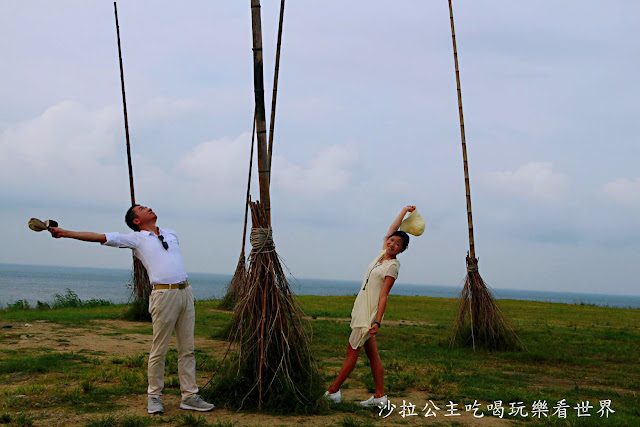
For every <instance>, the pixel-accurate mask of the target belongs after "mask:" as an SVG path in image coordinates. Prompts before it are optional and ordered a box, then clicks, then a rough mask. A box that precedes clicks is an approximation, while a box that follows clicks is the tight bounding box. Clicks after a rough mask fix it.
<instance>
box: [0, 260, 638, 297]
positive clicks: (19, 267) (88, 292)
mask: <svg viewBox="0 0 640 427" xmlns="http://www.w3.org/2000/svg"><path fill="white" fill-rule="evenodd" d="M130 276H131V272H130V270H117V269H106V268H85V267H59V266H40V265H24V264H0V308H5V307H6V306H8V305H10V304H12V303H14V302H16V301H20V300H26V301H27V302H28V303H29V304H30V305H31V306H35V305H36V304H37V302H38V301H42V302H52V301H53V300H54V299H55V296H56V294H57V295H62V296H64V295H65V294H66V293H67V289H69V290H71V291H72V292H74V293H75V294H76V295H77V296H78V298H80V299H81V300H83V301H86V300H90V299H104V300H109V301H111V302H113V303H126V302H128V301H129V298H130V296H131V285H130V284H129V282H130ZM230 280H231V276H230V275H226V274H209V273H189V283H190V284H191V285H192V286H193V293H194V297H195V298H196V299H197V300H204V299H212V298H221V297H222V296H223V295H224V294H225V290H226V286H227V284H228V283H229V281H230ZM290 284H291V288H292V290H293V292H294V293H295V294H298V295H355V294H356V293H357V292H358V290H359V287H360V285H361V282H359V281H348V280H321V279H299V278H296V279H292V280H291V281H290ZM492 290H493V294H494V296H495V297H496V298H497V299H515V300H527V301H543V302H555V303H565V304H589V305H598V306H606V307H621V308H640V296H626V295H606V294H589V293H574V292H550V291H527V290H515V289H492ZM460 291H461V287H453V286H437V285H428V284H424V285H420V284H404V283H402V282H401V281H399V282H397V283H396V284H395V285H394V286H393V288H392V290H391V294H392V295H406V296H428V297H440V298H456V297H457V296H458V295H459V293H460Z"/></svg>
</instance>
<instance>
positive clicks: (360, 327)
mask: <svg viewBox="0 0 640 427" xmlns="http://www.w3.org/2000/svg"><path fill="white" fill-rule="evenodd" d="M384 254H385V250H384V249H383V250H382V251H380V253H379V254H378V256H377V257H376V258H375V259H374V260H373V262H372V263H371V264H370V265H369V268H367V273H366V274H365V276H364V280H363V281H362V286H360V292H358V296H357V297H356V301H355V302H354V303H353V309H352V310H351V329H352V331H351V336H350V337H349V344H350V345H351V348H353V349H357V348H359V347H362V346H363V345H364V343H365V341H366V340H367V339H368V338H369V337H370V336H371V335H370V334H369V329H370V328H371V325H373V322H375V320H376V317H377V316H378V301H379V300H380V292H381V291H382V285H383V284H384V278H385V277H387V276H390V277H393V278H394V279H397V278H398V271H399V270H400V261H398V260H397V259H389V260H385V261H383V262H380V260H381V259H382V257H383V256H384ZM383 316H384V315H383Z"/></svg>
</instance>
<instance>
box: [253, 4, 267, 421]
mask: <svg viewBox="0 0 640 427" xmlns="http://www.w3.org/2000/svg"><path fill="white" fill-rule="evenodd" d="M251 30H252V34H253V87H254V95H255V112H256V129H257V136H258V179H259V182H260V202H261V204H262V206H264V210H265V213H266V217H267V218H266V220H267V221H266V223H267V224H266V225H267V226H271V212H270V206H271V203H270V198H269V179H270V175H271V170H270V168H269V152H268V151H267V141H266V118H265V107H264V73H263V62H262V24H261V17H260V0H251ZM262 285H263V286H264V287H265V292H266V285H267V284H266V283H263V284H262ZM265 316H266V303H265V302H264V298H263V304H262V326H261V330H260V367H259V371H258V383H259V397H258V410H262V366H263V364H264V319H265Z"/></svg>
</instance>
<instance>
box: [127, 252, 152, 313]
mask: <svg viewBox="0 0 640 427" xmlns="http://www.w3.org/2000/svg"><path fill="white" fill-rule="evenodd" d="M131 283H133V289H132V290H131V297H130V301H131V300H133V301H132V302H131V303H130V304H129V306H128V309H127V311H126V312H125V313H124V316H123V317H124V318H125V319H126V320H134V321H142V322H151V314H150V313H149V295H151V283H150V282H149V275H148V273H147V269H146V268H144V265H143V264H142V262H141V261H140V260H139V259H138V258H136V257H135V256H134V257H133V268H132V270H131Z"/></svg>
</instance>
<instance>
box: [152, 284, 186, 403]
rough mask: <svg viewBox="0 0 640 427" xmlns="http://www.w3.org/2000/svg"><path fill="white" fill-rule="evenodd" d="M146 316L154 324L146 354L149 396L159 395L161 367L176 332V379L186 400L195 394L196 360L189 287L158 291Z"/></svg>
mask: <svg viewBox="0 0 640 427" xmlns="http://www.w3.org/2000/svg"><path fill="white" fill-rule="evenodd" d="M149 313H151V319H152V322H153V342H152V344H151V352H150V353H149V369H148V377H149V388H148V389H147V394H148V395H149V396H160V395H162V389H163V388H164V365H165V358H166V355H167V350H168V348H169V342H170V341H171V333H172V332H173V331H174V330H175V331H176V341H177V343H178V376H179V378H180V391H181V392H182V397H183V398H186V397H188V396H190V395H192V394H196V393H198V386H197V385H196V359H195V353H194V349H193V347H194V344H193V329H194V326H195V320H196V315H195V310H194V308H193V293H192V292H191V286H188V287H186V288H184V289H158V290H153V291H152V292H151V296H150V297H149Z"/></svg>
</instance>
